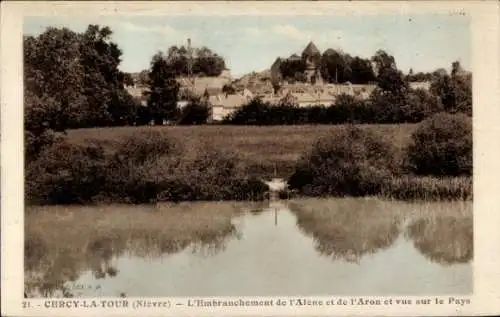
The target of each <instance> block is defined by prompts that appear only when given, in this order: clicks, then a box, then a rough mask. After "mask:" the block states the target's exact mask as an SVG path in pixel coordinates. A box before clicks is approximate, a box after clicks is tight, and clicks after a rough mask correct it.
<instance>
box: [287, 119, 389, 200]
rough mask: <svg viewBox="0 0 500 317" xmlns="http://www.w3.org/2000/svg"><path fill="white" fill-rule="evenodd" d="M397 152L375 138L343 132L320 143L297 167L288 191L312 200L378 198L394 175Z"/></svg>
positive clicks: (351, 130) (348, 130)
mask: <svg viewBox="0 0 500 317" xmlns="http://www.w3.org/2000/svg"><path fill="white" fill-rule="evenodd" d="M394 151H395V150H394V148H393V147H392V145H391V144H390V143H387V142H384V141H382V139H381V138H380V136H377V135H376V134H372V133H369V132H366V131H364V130H361V129H359V128H356V127H347V128H344V130H343V131H342V132H341V133H338V134H335V135H334V136H333V137H326V138H322V139H320V140H318V142H317V143H316V145H315V146H314V148H313V150H312V151H311V153H309V154H308V155H307V156H305V157H303V158H302V159H301V160H300V161H299V163H298V164H297V166H296V168H295V172H294V173H293V175H292V176H291V177H290V179H289V180H288V185H289V188H290V189H291V190H297V191H299V193H301V194H304V195H309V196H323V195H334V196H345V195H351V196H364V195H376V194H378V193H379V192H380V190H381V188H382V184H383V183H384V181H386V180H387V179H389V177H390V176H391V174H392V172H393V167H394V166H393V161H392V159H391V158H392V157H394Z"/></svg>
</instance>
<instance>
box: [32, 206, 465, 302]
mask: <svg viewBox="0 0 500 317" xmlns="http://www.w3.org/2000/svg"><path fill="white" fill-rule="evenodd" d="M210 206H212V207H210ZM210 208H213V209H214V210H215V209H217V212H213V215H210V213H211V212H212V210H207V209H210ZM103 209H105V210H103ZM121 209H123V210H121ZM157 209H161V210H160V211H157ZM170 209H172V212H170ZM177 215H179V216H177ZM26 218H27V224H26V232H27V245H29V246H27V247H26V248H28V249H26V251H25V252H26V253H25V262H26V263H27V264H26V265H25V276H26V277H25V289H26V291H27V293H28V294H29V296H77V297H80V296H119V295H120V294H125V295H126V296H254V295H255V296H257V295H258V296H275V295H286V296H293V295H304V296H305V295H329V294H331V295H390V294H412V295H420V294H426V295H429V294H450V293H453V294H468V293H471V292H472V282H473V279H472V267H471V264H472V256H473V250H472V247H473V239H472V204H471V203H439V204H425V205H424V204H406V203H395V202H384V201H379V200H376V199H329V200H312V199H311V200H297V201H292V202H271V203H265V204H230V203H227V204H226V205H225V204H213V205H210V204H209V205H207V204H205V205H200V204H183V205H182V207H179V206H164V207H130V206H115V207H113V206H109V207H100V208H98V207H84V208H82V207H69V208H63V207H50V208H39V209H38V210H34V211H29V212H28V214H27V217H26ZM58 228H61V229H60V230H58ZM63 228H64V229H63ZM40 250H41V251H40Z"/></svg>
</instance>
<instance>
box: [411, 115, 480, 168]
mask: <svg viewBox="0 0 500 317" xmlns="http://www.w3.org/2000/svg"><path fill="white" fill-rule="evenodd" d="M406 158H407V162H406V164H407V169H408V170H410V171H411V172H413V173H415V174H420V175H436V176H443V175H446V176H458V175H472V165H473V164H472V120H471V118H470V117H468V116H466V115H464V114H448V113H439V114H436V115H434V116H432V117H430V118H429V119H427V120H425V121H423V122H422V123H421V124H420V126H419V128H418V129H417V131H415V132H414V133H413V134H412V137H411V143H410V145H409V146H408V148H407V149H406Z"/></svg>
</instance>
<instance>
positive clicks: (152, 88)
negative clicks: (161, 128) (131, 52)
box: [148, 52, 179, 124]
mask: <svg viewBox="0 0 500 317" xmlns="http://www.w3.org/2000/svg"><path fill="white" fill-rule="evenodd" d="M178 94H179V83H178V82H177V80H176V79H175V71H174V70H172V68H171V67H170V65H169V63H168V61H167V59H166V58H165V56H164V55H163V54H162V53H161V52H159V53H157V54H155V55H154V56H153V58H152V60H151V71H150V73H149V92H148V107H149V109H150V112H151V115H152V117H153V120H154V121H155V123H156V124H161V123H162V122H163V120H167V121H172V120H175V119H176V118H177V115H178V113H179V109H178V108H177V99H178Z"/></svg>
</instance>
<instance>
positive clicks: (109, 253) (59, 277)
mask: <svg viewBox="0 0 500 317" xmlns="http://www.w3.org/2000/svg"><path fill="white" fill-rule="evenodd" d="M187 228H189V227H187ZM186 231H187V232H186ZM186 231H184V232H183V235H182V236H176V235H173V234H172V233H171V232H169V231H167V230H164V231H162V230H158V229H153V230H147V229H145V228H140V229H139V228H136V229H130V230H121V229H120V230H115V229H111V230H110V231H108V232H106V233H105V232H98V233H97V234H96V233H95V232H86V233H84V234H83V236H84V237H80V239H69V238H67V237H64V236H59V237H58V239H57V241H52V240H51V233H48V232H47V233H45V232H41V233H37V234H32V233H30V232H28V233H27V234H26V241H25V259H24V260H25V292H26V295H27V296H28V297H35V296H42V297H73V296H74V294H73V293H72V292H73V290H72V289H70V287H69V286H70V284H69V282H75V281H77V280H78V278H79V277H80V274H81V273H82V272H84V271H91V272H92V274H93V276H94V278H95V279H104V278H113V277H115V276H116V275H117V274H118V269H117V268H116V267H115V266H114V265H113V260H114V259H116V258H117V257H119V256H121V255H123V254H124V253H128V254H131V255H135V256H140V257H146V258H150V259H152V258H156V257H161V256H164V255H167V254H175V253H177V252H181V251H183V250H185V249H186V248H188V247H189V246H192V248H193V252H200V253H203V254H204V255H215V254H216V253H217V252H220V251H222V250H224V248H225V245H226V244H227V241H228V240H229V239H230V238H232V237H235V236H237V230H236V226H234V225H233V224H232V222H231V220H230V218H229V217H228V219H227V221H224V222H220V223H217V224H216V225H213V226H211V227H207V228H204V227H201V228H193V230H192V231H189V230H188V229H186ZM47 241H52V243H50V242H47ZM56 242H57V243H56Z"/></svg>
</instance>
